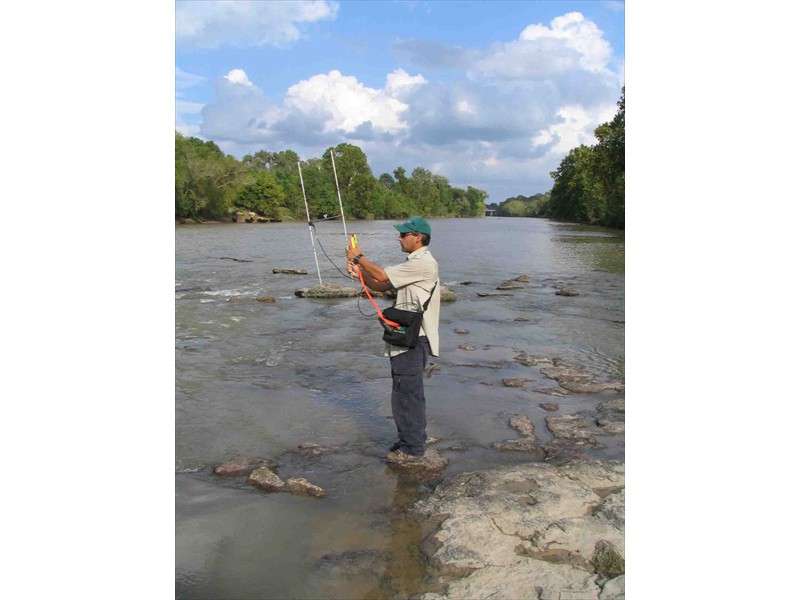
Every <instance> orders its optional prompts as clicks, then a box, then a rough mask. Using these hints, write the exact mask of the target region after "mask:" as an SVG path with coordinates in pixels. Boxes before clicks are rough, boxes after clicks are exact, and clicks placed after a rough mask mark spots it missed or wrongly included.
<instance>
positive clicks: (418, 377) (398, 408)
mask: <svg viewBox="0 0 800 600" xmlns="http://www.w3.org/2000/svg"><path fill="white" fill-rule="evenodd" d="M429 353H430V345H429V343H428V338H426V337H420V338H419V342H418V343H417V346H416V347H415V348H411V349H410V350H409V351H408V352H403V354H398V355H397V356H393V357H391V358H390V359H389V360H390V362H391V365H392V415H393V416H394V423H395V425H397V436H398V438H399V440H400V441H399V442H398V445H399V449H400V450H402V451H403V452H405V453H406V454H413V455H415V456H422V455H423V454H425V440H426V439H427V433H426V431H425V428H426V426H427V419H426V418H425V390H424V389H423V386H422V377H423V373H424V371H425V365H426V364H427V362H428V354H429Z"/></svg>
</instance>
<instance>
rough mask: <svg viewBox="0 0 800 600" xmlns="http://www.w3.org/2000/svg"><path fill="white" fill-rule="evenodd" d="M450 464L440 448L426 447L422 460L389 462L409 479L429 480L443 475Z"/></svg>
mask: <svg viewBox="0 0 800 600" xmlns="http://www.w3.org/2000/svg"><path fill="white" fill-rule="evenodd" d="M437 441H438V440H437ZM448 464H450V460H449V459H447V458H445V457H444V456H442V455H441V454H440V453H439V451H438V450H436V449H434V448H426V449H425V455H424V456H423V457H422V459H421V460H418V461H414V462H409V463H389V466H390V467H391V468H392V469H396V470H397V471H399V472H401V473H402V474H403V475H404V476H405V477H407V478H409V479H414V480H417V481H428V480H432V479H438V478H439V477H441V476H442V473H443V471H444V470H445V469H446V468H447V465H448Z"/></svg>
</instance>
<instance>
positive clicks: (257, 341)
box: [175, 218, 625, 598]
mask: <svg viewBox="0 0 800 600" xmlns="http://www.w3.org/2000/svg"><path fill="white" fill-rule="evenodd" d="M391 225H392V222H389V221H369V222H349V223H348V233H356V234H358V236H359V242H360V244H361V246H362V249H363V250H364V254H365V255H366V256H367V257H369V258H370V259H373V260H375V261H377V262H378V263H380V264H384V265H388V264H396V263H398V262H401V261H402V260H404V258H405V255H403V254H402V252H400V250H399V245H398V243H397V241H396V238H395V234H394V231H395V230H394V229H393V228H392V226H391ZM432 227H433V236H432V242H431V246H430V248H431V252H432V253H433V254H434V256H435V257H436V258H437V260H438V261H439V267H440V277H441V280H442V282H443V283H444V284H445V285H447V286H448V287H450V288H451V289H452V290H453V291H455V292H456V293H457V295H458V300H457V301H456V302H455V303H451V304H443V305H442V312H441V356H440V357H438V358H433V359H432V362H434V363H437V364H438V369H437V370H436V371H434V372H433V374H432V376H431V377H430V378H429V379H427V380H426V397H427V399H428V423H429V425H428V434H429V435H431V436H435V437H438V438H442V441H441V442H440V445H439V446H437V447H438V448H439V449H440V451H441V452H442V454H443V455H445V456H447V457H448V458H449V459H450V466H449V467H448V469H447V471H446V472H445V476H448V475H451V474H454V473H457V472H461V471H465V470H473V469H479V468H487V467H491V466H494V465H497V464H505V463H510V462H514V461H520V460H525V459H526V457H524V456H519V455H513V454H508V453H499V452H496V451H494V450H491V449H490V447H489V446H490V444H491V443H492V442H494V441H498V440H504V439H509V438H513V437H516V433H515V432H514V431H512V430H510V429H509V428H508V425H507V423H508V417H509V414H513V413H524V414H527V415H528V416H529V417H530V418H531V419H532V420H533V422H534V423H535V427H536V434H537V436H538V437H540V438H541V439H542V440H543V441H544V442H547V441H548V440H549V435H548V432H547V430H546V426H545V423H544V416H545V415H546V414H547V413H545V412H544V411H543V410H542V409H540V408H539V407H538V404H539V403H540V402H552V401H554V399H553V397H551V396H548V395H546V394H544V393H539V392H537V391H536V389H541V388H542V387H545V386H546V385H548V383H540V382H539V380H540V379H543V378H542V377H541V375H539V374H538V369H535V368H529V367H524V366H522V365H519V364H517V363H515V362H513V358H514V356H515V355H516V354H517V353H518V352H520V351H524V352H527V353H529V354H534V355H536V356H544V357H558V358H562V359H564V360H567V361H569V362H571V363H573V364H575V365H577V366H580V367H581V368H584V369H586V370H588V371H590V372H592V373H593V374H595V375H596V376H597V377H598V378H599V379H620V378H623V377H624V364H625V363H624V327H625V313H624V289H625V287H624V247H625V246H624V237H622V235H621V234H620V233H618V232H613V231H606V230H601V229H597V228H589V227H579V226H575V225H566V224H557V223H553V222H550V221H546V220H539V219H500V218H484V219H435V220H432ZM317 233H318V235H319V239H320V241H321V243H322V245H323V247H324V248H325V250H326V251H327V252H328V254H329V255H330V257H331V258H332V259H333V260H334V262H335V263H337V265H338V267H339V268H340V269H342V270H345V269H344V265H345V263H344V259H343V249H344V246H345V243H346V239H345V237H344V233H343V230H342V226H341V222H338V223H337V222H326V223H320V224H318V225H317ZM175 235H176V282H175V306H176V332H175V339H176V352H175V359H176V404H175V410H176V594H177V597H179V598H366V597H369V598H379V597H392V596H393V595H395V594H399V595H400V596H401V597H402V596H407V595H409V594H411V593H414V592H416V591H419V589H420V585H421V578H422V576H423V573H424V571H423V566H422V563H421V560H420V555H419V550H418V548H417V543H418V542H419V539H420V538H421V536H422V535H424V533H425V532H423V531H421V530H420V528H419V525H416V524H414V523H413V522H409V521H407V520H405V519H404V518H403V515H402V510H401V509H402V507H403V506H404V505H405V504H406V503H407V502H408V501H410V500H412V499H413V498H415V497H416V496H417V494H419V493H420V491H424V489H426V484H417V483H414V482H410V481H406V480H404V479H403V478H401V477H398V475H397V473H396V472H395V471H393V470H392V469H390V468H388V467H387V466H386V465H385V463H383V462H382V461H381V460H380V457H381V456H382V454H383V453H384V452H385V448H386V447H388V446H389V445H390V444H391V443H392V442H393V441H394V425H393V423H392V421H391V419H390V418H388V417H390V415H391V409H390V404H389V390H390V385H391V380H390V377H389V366H388V359H386V358H384V357H383V356H382V348H383V343H382V342H381V339H380V337H381V329H380V327H379V326H378V324H377V321H376V319H375V317H374V316H371V315H372V314H373V313H374V309H373V307H372V306H371V305H370V304H369V302H368V301H366V300H360V301H359V300H356V299H337V300H315V299H301V298H297V297H295V295H294V291H295V290H296V289H298V288H300V287H310V286H312V285H314V284H316V283H318V276H317V270H316V266H315V263H314V255H313V252H312V248H311V240H310V237H309V232H308V227H307V225H306V224H304V223H270V224H214V225H192V226H178V227H176V231H175ZM318 257H319V264H320V269H321V276H322V279H323V281H324V282H326V283H332V284H336V285H346V286H347V285H352V286H353V287H356V285H355V284H354V283H353V282H352V281H351V280H349V279H345V278H344V277H342V276H341V275H340V274H339V273H338V272H337V270H336V269H335V268H334V266H333V265H332V264H331V263H330V262H329V261H328V259H327V258H326V257H325V256H324V254H323V253H322V252H321V251H320V250H319V248H318ZM273 268H302V269H306V270H307V271H308V275H306V276H298V275H282V274H280V275H279V274H273V273H272V270H273ZM522 274H525V275H528V276H530V278H531V281H530V283H527V284H524V286H525V287H524V289H518V290H511V291H507V292H501V291H498V290H496V287H497V286H498V285H499V284H500V283H502V282H503V281H505V280H507V279H510V278H513V277H516V276H518V275H522ZM559 287H564V288H568V289H572V290H575V291H577V292H578V293H579V295H578V296H574V297H566V296H558V295H556V294H555V291H556V289H557V288H559ZM478 292H481V293H493V294H501V293H503V294H512V295H511V296H490V297H480V296H478ZM262 296H271V297H273V298H275V300H276V301H275V302H274V303H265V302H259V301H257V300H256V298H259V297H262ZM384 304H385V303H384ZM362 313H365V314H367V315H370V316H369V317H367V316H363V315H362ZM517 317H524V318H526V319H528V320H527V321H522V322H521V321H515V320H514V319H515V318H517ZM458 328H463V329H467V330H469V333H468V334H456V333H455V332H454V330H455V329H458ZM465 342H466V343H469V344H471V345H472V346H474V347H475V350H474V351H471V352H470V351H465V350H461V349H459V348H458V346H459V345H460V344H463V343H465ZM476 365H478V366H476ZM495 367H496V368H495ZM505 377H524V378H527V379H529V380H531V382H529V383H528V384H526V386H525V387H523V388H504V387H503V386H502V385H501V384H500V382H501V380H502V379H503V378H505ZM544 381H545V382H549V385H551V386H552V385H554V384H553V382H550V381H549V380H544ZM602 399H604V398H603V397H601V396H600V395H575V396H570V397H567V398H558V399H556V400H555V401H557V402H558V403H559V404H560V405H561V408H562V412H575V411H577V410H582V409H585V408H591V407H594V406H596V404H597V403H598V402H599V401H602ZM309 441H310V442H315V443H318V444H321V445H326V446H338V447H340V448H341V449H342V451H341V452H338V453H334V454H330V455H327V456H324V457H320V458H316V459H311V460H310V459H304V458H302V457H299V456H297V455H296V454H294V453H292V451H293V450H295V449H296V448H297V445H298V444H300V443H302V442H309ZM605 441H606V440H604V442H605ZM456 444H457V445H463V446H466V447H467V448H468V449H467V450H466V451H465V452H455V451H449V450H447V448H448V447H449V446H452V445H456ZM607 446H608V447H607V448H606V449H604V450H602V451H599V452H598V455H602V456H606V457H611V458H622V457H623V452H624V449H623V446H622V443H621V441H619V440H611V441H610V443H608V444H607ZM287 452H288V454H285V453H287ZM242 454H245V455H253V456H264V457H270V458H274V457H282V458H281V464H282V467H281V469H282V470H281V471H280V474H281V476H282V477H284V478H287V477H305V478H306V479H308V480H309V481H312V482H313V483H315V484H317V485H320V486H322V487H323V488H325V489H326V490H327V491H328V496H327V497H326V498H324V499H321V500H320V499H313V498H300V497H297V496H292V495H289V494H265V493H263V492H260V491H258V490H255V489H253V488H250V487H248V486H246V485H245V484H244V482H243V481H242V480H240V479H234V480H223V479H220V478H217V477H215V476H213V475H212V474H211V469H212V468H213V466H215V465H217V464H219V463H221V462H224V461H225V460H227V459H228V458H231V457H233V456H236V455H242Z"/></svg>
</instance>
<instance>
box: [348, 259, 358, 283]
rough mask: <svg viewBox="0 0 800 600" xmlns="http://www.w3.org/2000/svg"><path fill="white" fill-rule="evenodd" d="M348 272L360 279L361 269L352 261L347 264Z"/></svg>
mask: <svg viewBox="0 0 800 600" xmlns="http://www.w3.org/2000/svg"><path fill="white" fill-rule="evenodd" d="M347 272H348V273H350V275H352V276H353V277H355V278H356V279H358V273H359V268H358V265H354V264H353V263H351V262H350V261H348V262H347Z"/></svg>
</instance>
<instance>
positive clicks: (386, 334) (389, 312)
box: [379, 281, 439, 348]
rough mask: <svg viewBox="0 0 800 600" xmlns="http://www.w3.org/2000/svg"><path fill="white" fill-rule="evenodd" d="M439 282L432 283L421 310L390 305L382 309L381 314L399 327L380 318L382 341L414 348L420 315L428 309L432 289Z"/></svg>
mask: <svg viewBox="0 0 800 600" xmlns="http://www.w3.org/2000/svg"><path fill="white" fill-rule="evenodd" d="M437 285H439V282H438V281H437V282H436V283H434V284H433V287H432V288H431V295H430V296H428V299H427V300H426V301H425V304H423V305H422V312H415V311H410V310H401V309H399V308H397V307H396V306H390V307H389V308H387V309H385V310H384V311H383V316H384V317H385V318H386V319H388V320H390V321H394V322H395V323H397V324H398V325H399V327H393V326H391V325H388V324H387V323H385V322H384V321H382V320H380V319H379V321H380V324H381V325H382V326H383V341H384V342H388V343H390V344H391V345H392V346H401V347H403V348H415V347H416V345H417V342H418V341H419V330H420V327H422V315H423V314H424V313H425V311H426V310H428V304H430V301H431V298H433V291H434V290H435V289H436V286H437Z"/></svg>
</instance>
